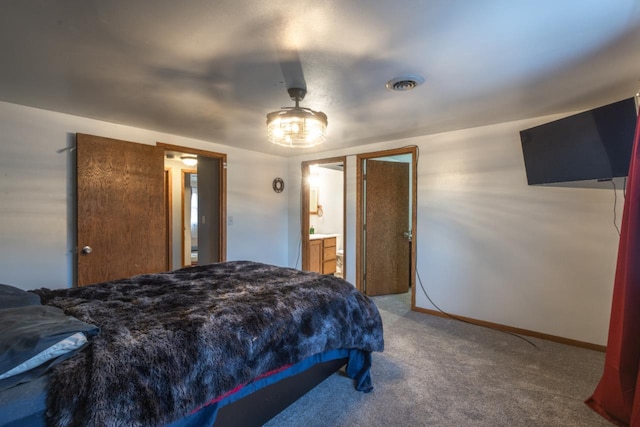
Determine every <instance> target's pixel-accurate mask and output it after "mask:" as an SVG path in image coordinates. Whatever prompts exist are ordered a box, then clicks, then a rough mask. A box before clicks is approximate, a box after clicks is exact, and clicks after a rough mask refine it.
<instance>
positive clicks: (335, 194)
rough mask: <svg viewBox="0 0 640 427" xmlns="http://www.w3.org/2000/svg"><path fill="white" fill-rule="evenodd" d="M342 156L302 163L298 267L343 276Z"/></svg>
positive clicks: (344, 185) (344, 186)
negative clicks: (300, 261) (299, 264)
mask: <svg viewBox="0 0 640 427" xmlns="http://www.w3.org/2000/svg"><path fill="white" fill-rule="evenodd" d="M345 174H346V157H332V158H328V159H321V160H313V161H306V162H302V202H301V203H302V206H301V209H300V213H301V220H300V224H301V245H302V251H301V252H302V270H305V271H315V272H318V273H322V274H333V275H335V276H338V277H342V278H345V277H346V261H345V260H346V253H345V248H346V242H345V236H346V210H345V207H346V180H345Z"/></svg>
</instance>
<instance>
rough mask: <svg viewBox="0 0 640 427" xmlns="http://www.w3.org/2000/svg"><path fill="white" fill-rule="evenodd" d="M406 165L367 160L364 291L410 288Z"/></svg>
mask: <svg viewBox="0 0 640 427" xmlns="http://www.w3.org/2000/svg"><path fill="white" fill-rule="evenodd" d="M408 231H409V164H408V163H400V162H389V161H379V160H367V162H366V180H365V280H364V281H365V292H366V294H367V295H387V294H397V293H404V292H407V291H408V290H409V282H410V270H411V259H410V253H411V247H410V241H409V240H408V239H407V237H406V235H405V233H406V232H408Z"/></svg>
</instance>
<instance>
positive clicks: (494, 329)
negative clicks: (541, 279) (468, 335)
mask: <svg viewBox="0 0 640 427" xmlns="http://www.w3.org/2000/svg"><path fill="white" fill-rule="evenodd" d="M416 276H417V277H418V283H420V288H422V292H423V293H424V296H425V297H427V299H428V300H429V302H430V303H431V305H433V306H434V307H435V308H436V309H437V310H438V311H439V312H440V313H442V314H443V315H445V316H447V317H449V318H450V319H453V320H457V321H459V322H463V323H467V324H469V325H474V326H481V327H483V328H486V329H491V330H493V331H497V332H502V333H503V334H507V335H511V336H514V337H516V338H520V339H521V340H523V341H525V342H527V343H528V344H530V345H531V346H533V347H535V348H538V346H537V345H536V344H535V343H534V342H533V341H531V340H528V339H527V338H525V337H523V336H522V335H519V334H516V333H513V332H509V331H505V330H502V329H498V328H494V327H492V326H488V325H482V324H480V323H475V322H471V321H469V320H465V319H462V318H460V317H458V316H454V315H453V314H450V313H447V312H446V311H444V310H442V309H441V308H440V307H438V306H437V305H436V304H435V303H434V302H433V300H432V299H431V297H429V294H427V291H426V289H425V288H424V285H423V284H422V279H420V273H418V269H417V268H416Z"/></svg>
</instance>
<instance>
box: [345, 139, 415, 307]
mask: <svg viewBox="0 0 640 427" xmlns="http://www.w3.org/2000/svg"><path fill="white" fill-rule="evenodd" d="M401 154H411V176H410V178H409V179H411V233H412V237H411V263H410V268H411V269H410V273H409V279H410V288H411V309H412V310H413V309H415V306H416V247H417V243H416V242H417V241H418V239H417V228H418V227H417V224H418V215H417V212H418V198H417V194H418V188H417V187H418V168H417V165H418V147H417V146H415V145H413V146H407V147H402V148H393V149H389V150H383V151H374V152H371V153H364V154H358V155H357V156H356V182H357V186H356V200H357V202H356V253H357V256H356V289H358V290H359V291H361V292H364V270H365V265H366V264H365V256H366V254H365V248H364V245H365V241H364V236H363V234H364V233H363V231H364V230H363V227H364V222H363V215H364V212H365V207H364V178H365V176H364V162H365V160H369V159H376V158H379V157H389V156H397V155H401Z"/></svg>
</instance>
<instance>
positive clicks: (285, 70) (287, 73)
mask: <svg viewBox="0 0 640 427" xmlns="http://www.w3.org/2000/svg"><path fill="white" fill-rule="evenodd" d="M278 57H279V60H280V69H281V70H282V76H283V77H284V83H285V85H286V87H287V89H291V88H300V89H304V90H305V91H306V90H307V82H306V81H305V80H304V72H303V71H302V62H301V61H300V55H298V51H296V50H279V51H278Z"/></svg>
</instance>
